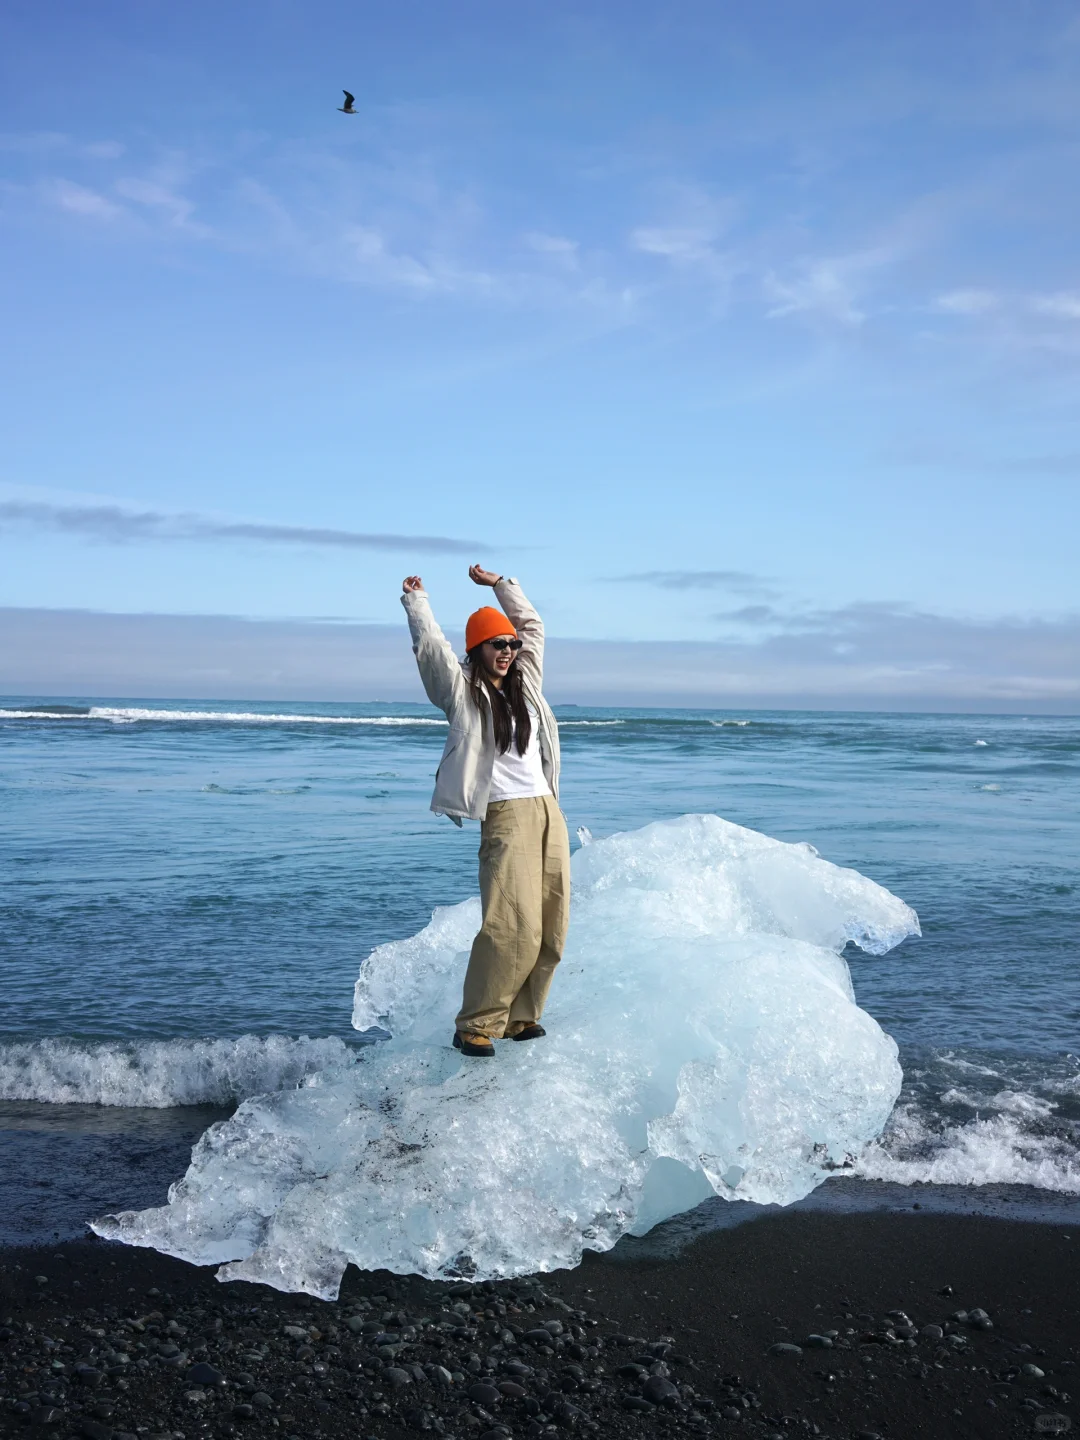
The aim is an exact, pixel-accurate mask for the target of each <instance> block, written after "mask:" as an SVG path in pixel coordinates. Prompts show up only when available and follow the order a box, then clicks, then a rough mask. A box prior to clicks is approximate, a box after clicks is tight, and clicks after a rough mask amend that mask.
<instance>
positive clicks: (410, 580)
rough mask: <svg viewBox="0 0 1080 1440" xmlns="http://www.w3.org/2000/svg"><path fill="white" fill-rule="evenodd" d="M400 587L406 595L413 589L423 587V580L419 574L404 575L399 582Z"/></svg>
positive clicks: (412, 591) (411, 592)
mask: <svg viewBox="0 0 1080 1440" xmlns="http://www.w3.org/2000/svg"><path fill="white" fill-rule="evenodd" d="M401 588H402V590H404V592H405V594H406V595H411V594H413V593H414V591H417V590H422V589H423V588H424V582H423V581H422V580H421V579H420V576H419V575H406V576H405V579H404V580H403V581H402V582H401Z"/></svg>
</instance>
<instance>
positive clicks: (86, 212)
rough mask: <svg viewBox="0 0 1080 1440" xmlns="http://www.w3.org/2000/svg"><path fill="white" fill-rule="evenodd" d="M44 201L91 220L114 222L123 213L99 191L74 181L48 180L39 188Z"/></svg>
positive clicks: (121, 208)
mask: <svg viewBox="0 0 1080 1440" xmlns="http://www.w3.org/2000/svg"><path fill="white" fill-rule="evenodd" d="M41 190H42V193H43V195H44V196H45V198H46V200H48V202H49V203H50V204H52V205H55V206H56V207H57V208H58V209H60V210H66V211H67V212H68V213H69V214H71V215H83V216H86V217H87V218H88V219H91V220H115V219H117V218H118V217H119V216H120V215H122V214H123V213H124V212H123V206H121V205H117V204H115V203H114V202H113V201H112V200H110V199H109V198H108V196H106V195H102V194H101V193H100V191H97V190H91V189H90V188H89V187H88V186H86V185H78V184H76V183H75V181H74V180H62V179H58V180H48V181H45V182H44V184H43V185H42V187H41Z"/></svg>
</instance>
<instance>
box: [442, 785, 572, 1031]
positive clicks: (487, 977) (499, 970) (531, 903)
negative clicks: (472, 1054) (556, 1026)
mask: <svg viewBox="0 0 1080 1440" xmlns="http://www.w3.org/2000/svg"><path fill="white" fill-rule="evenodd" d="M480 899H481V901H482V903H483V907H484V919H483V924H482V925H481V927H480V933H479V934H478V935H477V937H476V939H475V940H474V941H473V947H472V953H471V955H470V956H469V968H468V970H467V971H466V972H465V993H464V996H463V998H462V1002H461V1013H460V1014H459V1015H458V1017H457V1028H458V1029H459V1030H460V1031H463V1032H465V1033H468V1034H473V1035H490V1036H491V1038H492V1039H495V1040H497V1039H499V1038H500V1037H501V1036H504V1035H506V1036H512V1035H516V1034H517V1032H518V1031H519V1030H523V1029H524V1028H525V1026H526V1025H531V1024H533V1023H534V1022H535V1021H537V1020H539V1019H540V1016H541V1015H542V1014H543V1010H544V1001H545V1000H546V999H547V993H548V990H549V989H550V988H551V979H552V976H553V975H554V973H555V966H556V965H557V964H558V963H559V961H560V960H561V959H562V952H563V945H564V943H565V941H566V927H567V922H568V921H569V918H570V838H569V836H568V835H567V833H566V821H565V820H564V819H563V816H562V811H561V810H560V809H559V807H558V804H557V803H556V801H555V800H554V798H553V797H552V796H551V795H536V796H533V797H530V798H529V799H527V800H496V801H494V802H493V803H492V804H491V805H489V806H488V810H487V818H486V819H485V820H484V821H483V823H482V825H481V827H480Z"/></svg>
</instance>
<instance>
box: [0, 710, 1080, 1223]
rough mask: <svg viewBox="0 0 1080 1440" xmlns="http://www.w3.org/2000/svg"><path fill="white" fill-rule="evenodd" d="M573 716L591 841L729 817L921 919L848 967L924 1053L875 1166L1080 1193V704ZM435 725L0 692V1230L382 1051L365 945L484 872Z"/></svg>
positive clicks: (172, 1159)
mask: <svg viewBox="0 0 1080 1440" xmlns="http://www.w3.org/2000/svg"><path fill="white" fill-rule="evenodd" d="M557 713H558V715H559V721H560V726H561V729H562V738H563V751H564V769H563V793H562V797H561V799H562V804H563V808H564V809H565V811H566V815H567V819H568V821H569V824H570V829H571V834H572V835H573V834H574V833H575V831H576V830H577V829H578V827H584V828H586V829H587V830H588V831H589V832H591V833H592V834H593V835H594V836H601V835H606V834H610V833H612V832H613V831H616V830H627V829H633V828H636V827H638V826H641V825H643V824H645V823H646V822H648V821H650V820H654V819H657V818H661V817H666V816H674V815H679V814H684V813H688V812H702V811H707V812H714V813H716V814H719V815H722V816H724V817H725V818H726V819H728V820H732V821H734V822H736V823H738V824H740V825H745V826H749V827H751V828H753V829H756V830H761V831H764V832H766V833H767V834H769V835H772V836H775V837H777V838H779V839H783V840H798V841H809V842H810V843H811V844H812V845H814V846H815V847H816V848H817V850H818V851H820V853H821V854H822V855H823V856H825V857H826V858H827V859H829V860H832V861H834V862H836V863H837V864H840V865H846V866H853V867H854V868H856V869H858V870H860V871H862V872H863V873H864V874H866V875H868V876H870V877H871V878H872V879H874V880H876V881H878V882H880V883H881V884H883V885H885V886H886V887H888V888H889V889H890V890H892V891H894V892H895V893H896V894H898V895H900V896H901V897H902V898H903V899H904V900H906V901H907V902H908V903H909V904H911V905H913V906H914V907H915V909H916V910H917V911H918V914H919V917H920V920H921V923H922V930H923V934H922V938H921V939H915V940H909V941H907V942H905V943H904V944H903V945H902V946H901V947H899V948H898V949H897V950H895V951H893V952H892V953H890V954H888V955H886V956H884V957H880V958H872V957H869V956H865V955H863V954H862V953H861V952H859V951H852V952H850V953H849V957H848V958H849V962H850V965H851V970H852V976H853V980H854V984H855V989H856V994H857V997H858V999H859V1003H860V1004H861V1005H862V1006H863V1008H864V1009H866V1010H868V1011H869V1012H870V1013H871V1014H872V1015H874V1016H875V1018H876V1019H877V1020H878V1021H879V1022H880V1024H881V1025H882V1026H883V1027H884V1028H885V1029H886V1030H887V1031H888V1032H889V1033H890V1034H892V1035H893V1036H894V1037H895V1038H896V1040H897V1041H898V1043H899V1045H900V1050H901V1059H902V1061H903V1064H904V1069H905V1075H906V1083H905V1090H904V1093H903V1095H902V1097H901V1100H900V1103H899V1105H898V1107H897V1110H896V1112H895V1114H894V1116H893V1120H892V1122H891V1124H890V1128H889V1131H888V1132H887V1133H886V1136H885V1137H884V1140H883V1142H882V1144H881V1146H879V1147H877V1149H876V1150H875V1153H874V1154H873V1155H872V1156H868V1157H866V1158H865V1161H864V1164H863V1167H862V1174H863V1177H864V1183H869V1182H870V1181H879V1182H888V1183H889V1184H890V1185H891V1186H893V1187H895V1186H907V1187H910V1186H912V1185H917V1184H920V1183H925V1182H936V1183H937V1184H938V1185H952V1186H964V1187H977V1188H986V1187H997V1190H998V1192H999V1193H1003V1192H1001V1187H1006V1188H1008V1187H1019V1188H1016V1190H1015V1193H1016V1195H1017V1196H1025V1195H1026V1196H1030V1195H1032V1194H1034V1195H1036V1196H1041V1197H1044V1198H1045V1200H1046V1201H1047V1202H1048V1203H1050V1202H1053V1203H1057V1202H1058V1201H1064V1199H1065V1197H1067V1196H1075V1195H1078V1194H1080V980H1078V960H1080V913H1078V898H1080V718H1067V717H1066V718H1062V717H1039V716H1030V717H1018V716H1008V717H1006V716H958V715H912V714H837V713H825V712H793V711H752V712H751V711H740V712H736V711H711V710H709V711H706V710H700V711H699V710H693V711H691V710H629V709H617V710H599V709H584V708H577V707H573V706H562V707H559V709H558V712H557ZM444 733H445V724H444V722H443V721H442V717H441V716H440V715H439V714H438V712H436V711H434V710H431V709H429V708H427V707H424V706H415V705H402V704H394V703H385V704H383V703H372V704H365V705H342V704H339V703H335V704H328V705H315V704H297V703H292V702H288V703H286V702H277V703H272V704H262V703H252V702H249V701H228V702H221V701H203V700H187V701H157V700H138V699H130V698H124V699H121V698H96V699H93V700H87V699H81V698H78V697H68V698H64V699H60V700H57V699H42V698H41V697H33V696H14V697H8V698H6V699H3V700H0V865H2V869H0V873H2V876H3V879H2V885H0V997H2V999H0V1144H3V1145H4V1148H5V1153H6V1156H7V1163H6V1164H5V1166H4V1167H3V1174H2V1175H0V1211H2V1213H3V1214H4V1216H5V1219H4V1221H3V1222H2V1224H0V1239H6V1240H9V1241H10V1240H24V1239H28V1238H30V1239H33V1238H41V1239H47V1238H51V1237H52V1236H53V1235H54V1234H71V1233H76V1232H77V1231H78V1229H79V1228H80V1226H81V1222H82V1220H83V1219H85V1218H88V1217H89V1216H90V1215H93V1214H97V1213H101V1211H102V1210H103V1209H106V1208H109V1207H110V1206H115V1205H125V1206H126V1205H136V1204H145V1203H151V1202H152V1201H155V1200H157V1199H159V1198H161V1196H162V1195H163V1191H164V1187H165V1185H166V1184H167V1183H168V1182H169V1181H170V1180H172V1179H174V1178H176V1175H177V1174H178V1173H180V1170H182V1166H183V1155H184V1152H185V1149H186V1147H187V1146H189V1145H190V1143H191V1140H192V1139H193V1138H194V1136H195V1135H197V1134H198V1133H199V1131H200V1130H201V1129H202V1128H203V1127H204V1125H205V1124H206V1123H207V1122H208V1120H209V1119H212V1118H214V1117H215V1116H217V1115H220V1114H221V1113H222V1108H223V1107H227V1106H228V1105H229V1104H231V1103H234V1102H235V1100H237V1099H238V1098H242V1096H243V1095H245V1094H250V1093H256V1092H257V1091H258V1090H259V1089H260V1088H262V1089H265V1088H272V1087H273V1086H274V1085H276V1084H278V1083H287V1081H288V1080H289V1078H291V1077H292V1076H293V1075H294V1074H296V1075H298V1074H301V1073H304V1070H305V1068H310V1067H311V1066H312V1065H314V1064H315V1063H317V1061H318V1055H319V1047H318V1044H316V1043H314V1042H316V1041H319V1040H322V1041H323V1042H324V1043H325V1038H326V1037H336V1038H337V1040H339V1041H344V1042H346V1043H348V1044H358V1043H362V1040H361V1037H358V1036H357V1035H356V1034H355V1032H353V1031H351V1029H350V1027H349V1015H350V1001H351V991H352V985H353V982H354V980H355V978H356V974H357V971H358V969H359V967H360V966H361V965H362V963H363V960H364V957H365V955H366V954H367V953H368V952H369V951H370V950H371V949H372V947H373V946H375V945H377V944H379V943H381V942H383V941H385V940H388V939H394V938H400V937H402V936H406V935H410V934H412V933H414V932H415V931H417V930H419V929H420V928H421V927H422V926H423V925H424V924H425V922H426V921H427V920H428V918H429V916H430V914H431V911H432V910H433V908H434V907H435V906H438V905H445V904H452V903H456V902H457V901H459V900H461V899H464V898H465V897H467V896H468V895H470V894H473V893H475V891H476V850H477V843H478V829H477V827H475V826H471V827H470V826H466V827H465V829H464V830H461V831H459V830H457V829H456V828H455V827H454V826H452V825H451V824H450V823H449V822H447V821H446V820H441V819H438V818H436V817H435V816H433V815H431V814H430V813H429V811H428V802H429V798H430V791H431V780H432V774H433V772H434V769H435V766H436V764H437V763H438V758H439V754H440V751H441V747H442V743H443V738H444ZM305 1036H306V1037H309V1039H308V1041H302V1040H301V1039H300V1038H299V1037H305ZM267 1037H281V1038H278V1039H268V1038H267ZM178 1167H179V1168H178ZM830 1183H831V1182H830ZM852 1183H854V1182H852ZM890 1193H895V1191H891V1192H890ZM972 1193H974V1191H973V1190H972Z"/></svg>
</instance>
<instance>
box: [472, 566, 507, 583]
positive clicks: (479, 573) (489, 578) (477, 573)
mask: <svg viewBox="0 0 1080 1440" xmlns="http://www.w3.org/2000/svg"><path fill="white" fill-rule="evenodd" d="M469 579H470V580H471V581H472V582H473V584H474V585H497V584H498V583H499V581H500V580H501V579H502V576H501V575H496V574H495V571H494V570H485V569H484V568H483V567H482V566H480V565H470V566H469Z"/></svg>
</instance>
